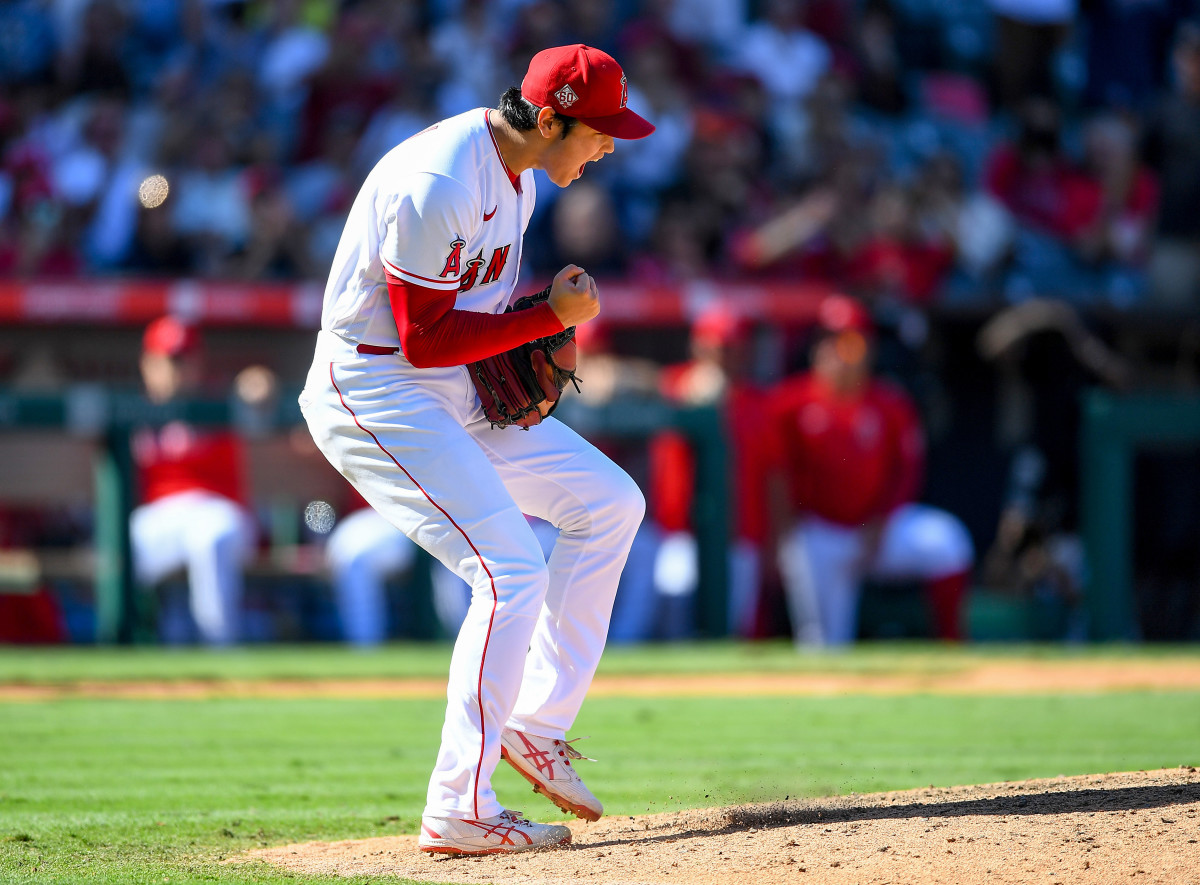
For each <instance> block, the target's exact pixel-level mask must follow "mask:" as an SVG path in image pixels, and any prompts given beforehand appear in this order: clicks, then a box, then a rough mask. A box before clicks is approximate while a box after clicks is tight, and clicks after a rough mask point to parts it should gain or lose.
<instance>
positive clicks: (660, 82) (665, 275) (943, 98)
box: [0, 0, 1200, 309]
mask: <svg viewBox="0 0 1200 885" xmlns="http://www.w3.org/2000/svg"><path fill="white" fill-rule="evenodd" d="M1196 5H1197V4H1196V2H1195V0H940V2H933V0H623V2H608V0H573V2H556V0H491V2H486V0H426V2H396V0H341V2H338V0H270V2H267V0H178V2H167V0H12V2H8V3H5V4H3V5H0V161H2V165H0V274H3V275H5V276H9V277H13V276H20V277H82V276H92V275H95V274H112V275H161V276H170V275H187V276H194V277H202V278H235V279H237V278H243V279H250V278H253V279H263V278H272V277H276V278H311V279H315V280H322V279H323V278H324V276H325V273H326V271H327V268H328V265H329V259H330V257H331V255H332V251H333V249H334V247H335V245H336V242H337V238H338V235H339V233H340V229H341V225H342V223H343V220H344V218H345V214H346V210H347V208H348V202H349V201H350V200H352V199H353V196H354V194H355V193H356V192H357V188H358V185H359V183H360V182H361V180H362V178H363V177H364V175H365V174H366V172H367V170H369V168H370V167H371V166H372V165H373V164H374V162H375V161H376V160H377V159H378V158H379V157H380V156H382V154H383V153H385V152H386V151H387V150H388V149H389V148H391V147H392V146H393V145H395V144H397V143H399V142H400V141H402V140H403V139H404V138H406V137H408V136H409V135H411V134H413V133H415V132H417V131H419V130H420V129H422V128H424V127H425V126H426V125H428V124H429V123H431V122H433V121H435V120H437V119H439V118H442V117H445V116H448V115H451V114H454V113H457V112H460V111H463V110H467V109H470V108H473V107H479V106H494V105H495V103H496V101H497V99H498V97H499V94H500V92H501V91H503V89H504V88H505V87H507V86H509V85H513V84H515V83H517V82H518V81H519V79H520V76H519V72H521V71H523V70H524V67H525V65H526V64H527V62H528V59H529V57H530V56H531V55H532V54H533V53H534V52H535V51H536V50H538V49H539V48H541V47H544V46H547V45H553V44H556V43H567V42H572V41H583V42H587V43H589V44H594V45H597V46H600V47H602V48H606V49H609V50H611V51H613V52H615V53H616V54H617V55H618V56H619V57H621V58H622V59H623V60H625V68H626V70H627V72H628V74H629V80H630V99H629V100H630V104H631V105H632V106H634V107H636V108H638V109H639V110H640V112H642V113H643V114H644V115H646V116H647V117H649V118H650V119H652V120H653V121H654V122H655V124H656V125H657V127H658V132H657V133H656V136H655V137H654V138H653V139H651V140H648V141H646V142H638V143H631V144H629V145H622V150H621V151H618V153H617V155H616V158H615V161H614V162H612V163H610V164H605V165H604V166H602V167H597V168H596V170H595V171H591V170H589V172H588V176H587V178H585V180H584V181H583V182H581V183H580V184H579V185H577V186H576V187H574V188H571V189H570V190H568V191H564V192H561V193H560V192H558V191H557V189H555V188H553V187H551V186H549V185H548V183H546V186H545V187H543V188H542V189H541V191H540V196H541V200H540V201H539V212H538V215H537V216H536V217H535V219H534V221H533V228H534V233H535V234H537V235H536V236H532V237H531V238H530V241H531V243H534V244H538V248H536V249H533V250H531V254H530V256H529V260H530V261H532V262H533V264H534V269H535V270H542V271H545V270H553V269H554V268H557V267H558V266H560V265H561V264H562V263H563V262H564V261H566V260H571V261H574V262H576V263H579V264H583V265H586V266H587V267H588V268H589V269H591V270H592V271H593V272H594V273H601V274H622V275H627V276H629V277H631V278H634V279H637V280H643V281H647V282H668V283H670V282H680V281H686V280H688V279H692V278H697V277H704V278H717V279H720V278H733V277H736V278H739V279H745V278H747V277H753V278H771V279H778V278H787V279H793V278H804V279H806V280H827V281H830V282H832V283H834V284H835V285H838V286H840V287H841V288H843V289H845V290H848V291H850V292H852V293H853V294H856V295H859V296H860V297H864V298H867V299H872V300H879V299H884V300H896V301H901V302H905V303H911V304H915V305H919V306H923V305H926V304H930V303H938V302H943V303H951V304H957V303H962V302H968V303H979V302H983V303H989V304H990V303H994V302H996V301H997V300H999V301H1020V300H1022V299H1024V298H1026V297H1028V296H1031V295H1034V294H1037V295H1052V296H1056V297H1061V298H1065V299H1069V300H1070V301H1072V302H1073V303H1076V304H1078V305H1079V306H1081V307H1090V306H1094V305H1106V306H1112V307H1115V308H1117V309H1124V308H1129V307H1136V306H1145V305H1149V304H1154V305H1163V306H1167V307H1172V308H1187V307H1189V306H1190V307H1195V306H1197V304H1198V303H1200V296H1198V295H1197V292H1198V291H1200V288H1198V287H1200V215H1197V213H1196V212H1195V211H1194V206H1195V205H1196V203H1197V199H1198V198H1200V25H1197V24H1195V23H1193V22H1194V21H1197V19H1194V18H1190V17H1194V16H1195V15H1196V14H1197V12H1198V10H1197V9H1196ZM155 173H157V174H161V175H163V176H165V177H166V179H167V182H168V185H169V195H168V197H167V199H166V201H165V202H163V203H162V204H161V205H159V206H154V207H153V208H146V207H145V206H143V205H141V204H140V203H139V201H138V198H137V195H138V185H139V183H140V182H142V181H143V180H144V179H145V178H146V177H147V176H149V175H151V174H155Z"/></svg>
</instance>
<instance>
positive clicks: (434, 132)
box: [321, 108, 535, 347]
mask: <svg viewBox="0 0 1200 885" xmlns="http://www.w3.org/2000/svg"><path fill="white" fill-rule="evenodd" d="M487 114H488V112H487V110H486V109H484V108H478V109H476V110H473V111H467V112H466V113H464V114H459V115H458V116H457V117H451V118H450V119H448V120H444V121H442V122H441V123H437V124H436V125H434V126H430V127H429V128H428V129H426V130H424V131H423V132H419V133H417V134H416V135H414V136H413V137H412V138H410V139H408V140H407V141H405V142H403V143H402V144H400V145H398V146H397V147H395V148H393V149H392V150H391V151H389V152H388V153H387V154H386V155H385V156H384V157H383V159H382V160H380V161H379V163H378V164H377V165H376V166H375V168H374V169H373V170H372V171H371V174H370V175H368V176H367V180H366V182H364V184H363V186H362V189H361V190H360V191H359V194H358V197H357V199H355V201H354V205H353V206H352V207H351V209H350V215H349V217H348V219H347V220H346V227H345V229H344V230H343V232H342V238H341V241H340V242H339V243H338V249H337V253H336V255H335V256H334V259H333V269H332V271H331V273H330V275H329V282H328V285H327V286H326V289H325V301H324V305H323V307H322V311H321V328H322V329H325V330H326V331H329V332H333V333H335V334H337V335H339V336H341V337H342V338H345V339H347V340H349V341H353V342H355V343H357V344H372V345H377V346H382V347H398V346H399V344H400V342H399V339H398V337H397V334H396V322H395V320H394V319H393V317H392V310H391V306H390V304H389V302H388V291H387V282H386V278H385V274H386V273H391V274H392V275H393V276H396V277H399V278H400V279H401V280H403V281H404V282H406V283H411V284H413V285H417V286H422V287H425V288H427V289H435V290H440V291H454V290H457V291H458V297H457V299H456V301H455V309H456V310H471V311H475V312H478V313H501V312H502V311H503V310H504V308H505V306H507V304H508V303H509V300H510V297H511V295H512V293H513V289H514V288H515V287H516V284H517V274H518V273H519V271H520V267H521V239H522V237H523V236H524V234H525V228H526V227H527V226H528V225H529V217H530V215H532V214H533V204H534V196H535V195H534V181H533V172H532V170H526V171H525V172H524V173H523V174H522V175H521V176H520V178H519V179H518V181H519V185H520V186H519V190H518V189H517V188H515V187H514V186H513V183H512V181H511V180H510V178H509V175H508V170H507V168H506V167H505V165H504V162H503V160H501V158H500V151H499V148H498V147H497V145H496V140H495V136H494V135H493V134H492V129H491V126H490V125H489V124H488V117H487Z"/></svg>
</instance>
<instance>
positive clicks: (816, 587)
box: [768, 295, 973, 645]
mask: <svg viewBox="0 0 1200 885" xmlns="http://www.w3.org/2000/svg"><path fill="white" fill-rule="evenodd" d="M872 338H873V324H872V322H871V320H870V317H869V315H868V314H867V312H866V310H865V309H864V308H863V307H862V306H861V305H860V304H859V303H857V302H855V301H853V300H851V299H849V298H847V297H845V296H841V295H834V296H830V297H829V298H827V299H825V301H823V302H822V303H821V306H820V309H819V316H818V322H817V327H816V330H815V336H814V342H813V344H812V349H811V352H812V368H811V370H810V371H808V372H805V373H803V374H801V375H798V376H794V377H792V378H790V379H788V380H785V381H784V382H782V383H781V384H780V386H779V387H778V389H777V390H776V391H775V392H774V393H773V395H772V402H771V404H770V409H769V412H768V414H769V418H768V428H769V429H768V434H769V436H770V443H771V449H772V451H771V456H770V461H771V464H772V467H773V468H774V471H775V475H776V477H777V479H778V482H775V481H772V482H770V483H769V484H768V488H769V489H770V491H771V494H772V496H773V497H772V509H773V513H774V516H773V521H774V532H775V535H776V537H777V539H778V554H779V568H780V572H781V574H782V577H783V582H784V588H785V590H786V592H787V599H788V610H789V614H790V615H791V621H792V632H793V636H794V638H795V641H796V643H797V644H801V645H809V644H816V645H821V644H826V645H840V644H844V643H848V642H852V641H853V640H854V639H855V637H856V635H857V629H858V602H859V595H860V593H861V582H862V581H863V580H864V579H866V578H877V579H893V580H894V579H919V580H922V581H924V582H925V583H926V588H927V593H928V597H929V602H930V608H931V610H932V612H933V625H934V632H935V635H937V636H938V637H940V638H942V639H961V638H963V624H962V604H963V600H964V597H965V594H966V590H967V587H968V584H969V582H970V577H971V567H972V562H973V552H972V544H971V538H970V535H969V534H968V533H967V530H966V528H965V527H964V526H963V525H962V523H961V522H959V521H958V519H957V518H956V517H954V516H952V515H951V514H949V513H946V512H945V511H942V510H938V509H935V508H933V507H929V506H926V505H923V504H917V503H914V501H915V499H916V496H917V493H918V490H919V487H920V483H921V474H922V471H923V469H924V464H923V462H924V442H923V434H922V431H921V427H920V423H919V419H918V417H917V413H916V409H915V408H914V406H913V404H912V402H911V401H910V400H909V398H908V396H907V395H906V394H905V393H904V392H903V391H902V390H900V389H899V388H896V387H893V386H892V385H890V384H887V383H884V382H883V381H880V380H877V379H875V378H873V377H872V350H873V341H872Z"/></svg>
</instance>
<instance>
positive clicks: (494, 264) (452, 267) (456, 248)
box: [440, 240, 512, 292]
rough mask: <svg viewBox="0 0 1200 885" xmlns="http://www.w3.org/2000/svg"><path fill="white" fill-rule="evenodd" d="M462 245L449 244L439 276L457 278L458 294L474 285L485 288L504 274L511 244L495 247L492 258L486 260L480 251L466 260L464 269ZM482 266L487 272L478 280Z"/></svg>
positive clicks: (458, 241) (459, 242) (460, 243)
mask: <svg viewBox="0 0 1200 885" xmlns="http://www.w3.org/2000/svg"><path fill="white" fill-rule="evenodd" d="M464 245H466V244H465V243H464V242H463V241H462V240H455V241H454V242H453V243H451V244H450V254H449V255H448V256H446V264H445V266H444V267H443V268H442V272H441V274H440V275H441V276H443V277H448V276H451V275H453V276H456V277H458V291H460V292H466V291H467V290H468V289H473V288H475V286H476V285H480V286H485V285H487V284H488V283H494V282H496V280H498V279H500V274H502V273H504V267H505V265H507V264H508V253H509V250H510V249H512V243H507V244H506V245H503V246H497V247H496V248H495V249H493V250H492V257H491V258H489V259H486V260H485V259H484V257H483V250H482V249H480V250H479V253H478V254H477V255H476V256H475V257H474V258H470V259H468V260H467V263H466V267H462V250H463V246H464ZM468 254H469V253H468ZM484 264H487V270H486V271H484V273H483V277H482V278H480V276H479V272H480V271H481V270H483V266H484ZM460 274H461V275H460Z"/></svg>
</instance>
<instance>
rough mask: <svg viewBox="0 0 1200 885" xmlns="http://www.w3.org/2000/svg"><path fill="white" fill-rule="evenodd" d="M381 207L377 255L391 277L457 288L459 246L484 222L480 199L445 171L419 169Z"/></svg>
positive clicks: (431, 286)
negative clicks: (380, 226) (382, 209)
mask: <svg viewBox="0 0 1200 885" xmlns="http://www.w3.org/2000/svg"><path fill="white" fill-rule="evenodd" d="M394 200H395V202H394V203H393V204H392V205H391V206H390V207H388V208H387V209H386V210H385V211H384V213H383V219H384V232H383V237H382V240H381V242H380V246H379V257H380V260H381V261H382V262H383V267H384V270H385V271H386V272H387V273H389V274H391V275H392V276H394V277H397V278H398V279H400V280H403V281H404V282H406V283H411V284H413V285H415V286H421V287H423V288H426V289H435V290H438V291H447V292H452V291H456V290H457V289H458V281H459V277H460V276H461V275H462V269H463V267H464V265H465V261H466V256H464V255H463V251H464V250H465V249H466V244H467V243H468V242H469V241H470V239H471V237H472V235H473V234H474V233H476V228H477V227H478V226H479V225H480V224H481V223H482V221H481V218H482V216H481V214H480V212H481V209H480V207H479V205H478V202H479V201H478V200H477V199H476V198H475V196H473V195H472V194H471V192H470V191H469V190H468V189H467V188H466V187H464V186H463V185H462V184H461V183H459V182H457V181H455V180H454V179H452V178H447V177H446V176H444V175H434V174H430V173H420V174H416V175H412V176H410V177H409V178H408V179H406V180H405V182H404V188H403V192H402V193H400V194H398V195H397V196H395V197H394Z"/></svg>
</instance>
